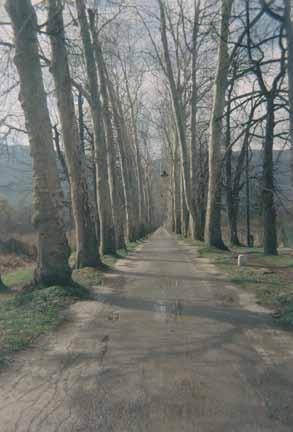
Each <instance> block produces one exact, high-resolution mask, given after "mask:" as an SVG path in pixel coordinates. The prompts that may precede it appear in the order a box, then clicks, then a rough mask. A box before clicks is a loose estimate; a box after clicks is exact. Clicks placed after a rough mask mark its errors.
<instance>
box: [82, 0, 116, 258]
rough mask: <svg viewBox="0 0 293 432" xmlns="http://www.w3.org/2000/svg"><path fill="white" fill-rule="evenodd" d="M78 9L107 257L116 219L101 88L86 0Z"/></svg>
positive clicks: (111, 250)
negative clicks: (111, 190)
mask: <svg viewBox="0 0 293 432" xmlns="http://www.w3.org/2000/svg"><path fill="white" fill-rule="evenodd" d="M76 8H77V14H78V22H79V25H80V33H81V39H82V45H83V54H84V58H85V63H86V71H87V80H88V86H89V93H90V108H91V114H92V120H93V126H94V137H95V140H94V145H95V160H96V169H97V194H98V209H99V216H100V229H101V243H102V251H103V253H104V254H111V253H115V252H116V236H115V226H114V218H113V203H112V200H111V194H110V183H109V169H108V157H107V145H106V135H105V127H104V121H103V113H102V105H101V100H100V94H99V87H98V73H97V67H96V62H95V55H94V46H93V42H92V40H91V35H90V27H89V22H88V19H87V15H86V7H85V2H84V0H76Z"/></svg>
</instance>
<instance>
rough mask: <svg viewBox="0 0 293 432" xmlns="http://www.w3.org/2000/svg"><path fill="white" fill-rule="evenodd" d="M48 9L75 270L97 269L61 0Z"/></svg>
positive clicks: (51, 4)
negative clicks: (66, 175) (69, 198)
mask: <svg viewBox="0 0 293 432" xmlns="http://www.w3.org/2000/svg"><path fill="white" fill-rule="evenodd" d="M48 7H49V9H48V33H49V35H50V40H51V48H52V63H51V72H52V74H53V77H54V81H55V88H56V97H57V101H58V110H59V117H60V121H61V126H62V134H63V142H64V149H65V156H66V163H67V167H68V176H69V182H70V191H71V202H72V208H73V217H74V221H75V234H76V267H77V268H82V267H96V266H97V265H98V264H99V263H100V256H99V245H98V242H97V236H96V231H95V224H94V221H93V218H92V215H91V208H90V204H89V194H88V184H87V178H86V160H85V154H84V151H83V149H82V148H81V142H80V139H79V131H78V124H77V118H76V114H75V108H74V100H73V94H72V84H71V76H70V71H69V65H68V56H67V50H66V45H65V43H66V41H65V32H64V21H63V14H62V3H61V0H49V3H48Z"/></svg>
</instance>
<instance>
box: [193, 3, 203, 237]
mask: <svg viewBox="0 0 293 432" xmlns="http://www.w3.org/2000/svg"><path fill="white" fill-rule="evenodd" d="M199 8H200V2H199V1H196V0H195V1H194V22H193V32H192V33H193V34H192V72H191V75H192V94H191V145H190V185H191V186H190V187H191V191H190V194H191V196H190V201H191V202H190V206H191V209H192V213H193V216H192V217H191V218H190V225H191V236H192V238H193V239H195V240H201V241H203V240H204V229H205V224H204V222H205V218H201V217H200V213H202V212H205V208H203V207H202V203H201V201H200V200H199V188H200V187H202V186H203V185H201V184H200V183H199V181H198V180H199V173H200V168H201V167H200V166H199V163H200V158H199V157H198V156H199V151H198V143H197V109H198V107H197V102H198V94H197V93H198V92H197V69H198V64H197V63H198V59H197V38H198V29H199V23H198V21H199V13H200V11H199Z"/></svg>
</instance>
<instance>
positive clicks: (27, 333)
mask: <svg viewBox="0 0 293 432" xmlns="http://www.w3.org/2000/svg"><path fill="white" fill-rule="evenodd" d="M85 298H89V292H88V290H87V289H85V288H83V287H81V286H79V285H74V286H69V287H59V286H52V287H50V288H45V289H39V290H34V291H31V292H23V293H18V294H13V293H11V294H7V295H5V296H4V297H3V298H2V299H1V298H0V368H1V367H2V368H3V367H5V366H7V365H8V364H9V363H10V362H11V356H12V355H13V353H15V352H17V351H19V350H21V349H24V348H27V347H28V346H29V345H30V344H31V343H32V342H33V341H34V340H35V339H36V338H37V337H38V336H40V335H41V334H44V333H47V332H49V331H51V330H53V329H55V328H56V327H57V326H58V325H59V324H60V323H61V321H62V318H61V317H60V314H59V312H60V310H61V309H62V308H64V307H65V306H68V305H69V304H71V303H73V302H74V301H75V300H77V299H85Z"/></svg>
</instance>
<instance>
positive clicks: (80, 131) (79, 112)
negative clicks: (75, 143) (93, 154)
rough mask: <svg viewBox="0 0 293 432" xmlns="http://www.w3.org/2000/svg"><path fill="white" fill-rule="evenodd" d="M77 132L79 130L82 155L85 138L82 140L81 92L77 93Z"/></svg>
mask: <svg viewBox="0 0 293 432" xmlns="http://www.w3.org/2000/svg"><path fill="white" fill-rule="evenodd" d="M78 130H79V142H80V147H81V150H82V151H83V153H84V152H85V138H84V132H85V128H84V113H83V95H82V92H81V91H79V92H78Z"/></svg>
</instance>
